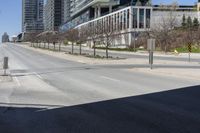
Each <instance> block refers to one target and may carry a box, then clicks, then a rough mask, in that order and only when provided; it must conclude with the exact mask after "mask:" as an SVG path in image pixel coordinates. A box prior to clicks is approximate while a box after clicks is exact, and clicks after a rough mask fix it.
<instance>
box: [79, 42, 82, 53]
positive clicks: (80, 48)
mask: <svg viewBox="0 0 200 133" xmlns="http://www.w3.org/2000/svg"><path fill="white" fill-rule="evenodd" d="M79 50H80V51H79V54H80V55H82V45H81V44H80V45H79Z"/></svg>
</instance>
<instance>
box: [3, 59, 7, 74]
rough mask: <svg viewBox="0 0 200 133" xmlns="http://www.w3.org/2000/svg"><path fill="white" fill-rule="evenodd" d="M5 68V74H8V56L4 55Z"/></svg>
mask: <svg viewBox="0 0 200 133" xmlns="http://www.w3.org/2000/svg"><path fill="white" fill-rule="evenodd" d="M3 69H4V75H6V70H7V69H8V57H4V59H3Z"/></svg>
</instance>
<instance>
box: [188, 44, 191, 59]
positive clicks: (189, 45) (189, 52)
mask: <svg viewBox="0 0 200 133" xmlns="http://www.w3.org/2000/svg"><path fill="white" fill-rule="evenodd" d="M191 52H192V45H191V44H190V43H189V44H188V54H189V62H190V60H191V59H190V58H191V57H190V56H191Z"/></svg>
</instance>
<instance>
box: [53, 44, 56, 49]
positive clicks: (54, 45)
mask: <svg viewBox="0 0 200 133" xmlns="http://www.w3.org/2000/svg"><path fill="white" fill-rule="evenodd" d="M53 49H54V51H56V44H55V43H53Z"/></svg>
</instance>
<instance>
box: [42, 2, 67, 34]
mask: <svg viewBox="0 0 200 133" xmlns="http://www.w3.org/2000/svg"><path fill="white" fill-rule="evenodd" d="M63 16H64V1H63V0H46V2H45V6H44V27H45V28H44V29H45V31H57V30H58V28H59V26H60V25H61V24H62V23H63V22H64V17H63Z"/></svg>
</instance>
